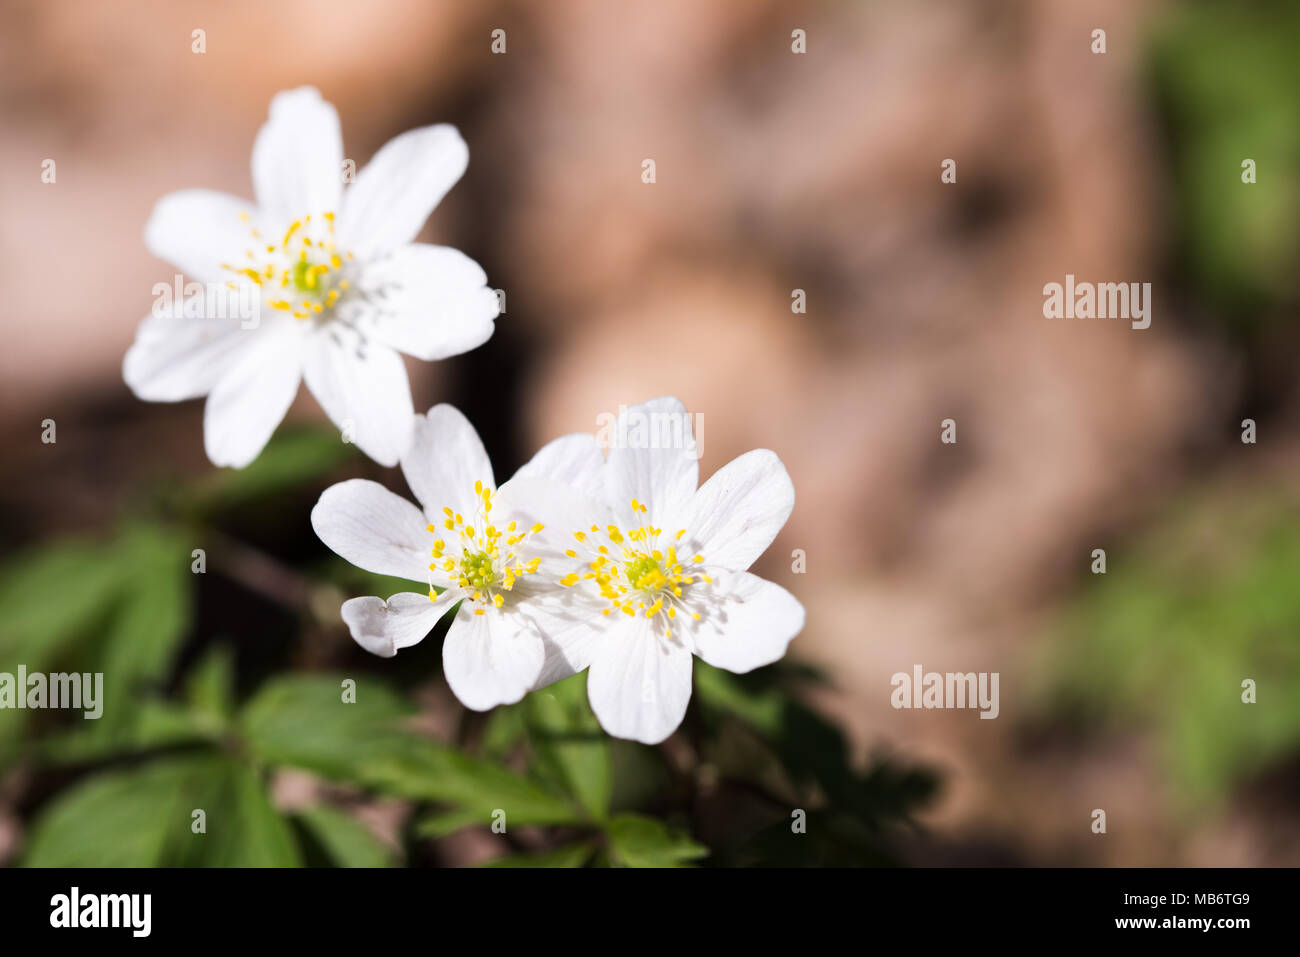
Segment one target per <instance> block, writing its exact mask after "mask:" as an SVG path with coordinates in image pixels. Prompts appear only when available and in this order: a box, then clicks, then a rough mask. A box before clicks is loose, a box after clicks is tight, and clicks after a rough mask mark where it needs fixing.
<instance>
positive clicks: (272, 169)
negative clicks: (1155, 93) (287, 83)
mask: <svg viewBox="0 0 1300 957" xmlns="http://www.w3.org/2000/svg"><path fill="white" fill-rule="evenodd" d="M253 188H254V190H255V191H256V193H257V202H258V204H259V205H260V206H261V207H262V208H263V209H265V210H266V211H267V212H269V213H270V214H271V215H272V217H274V218H275V219H277V220H279V221H282V222H292V221H293V220H296V219H301V218H303V217H304V216H307V215H310V214H319V213H324V212H337V211H338V209H339V201H340V197H341V195H342V192H343V137H342V134H341V133H340V132H339V115H338V113H337V111H335V109H334V107H333V106H331V105H330V104H329V103H326V102H325V101H324V100H323V99H321V95H320V93H319V92H317V91H316V90H315V89H313V88H312V87H309V86H304V87H300V88H298V89H296V90H286V91H284V92H282V93H277V94H276V95H275V97H274V98H273V99H272V100H271V113H270V119H268V120H267V121H266V123H265V124H264V125H263V126H262V128H261V130H259V131H258V134H257V139H256V141H254V143H253Z"/></svg>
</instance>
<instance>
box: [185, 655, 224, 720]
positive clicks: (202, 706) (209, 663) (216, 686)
mask: <svg viewBox="0 0 1300 957" xmlns="http://www.w3.org/2000/svg"><path fill="white" fill-rule="evenodd" d="M185 700H186V703H187V704H188V705H189V706H190V709H191V710H192V711H193V712H194V713H195V714H196V715H201V716H203V718H204V719H206V720H207V721H208V722H210V723H211V725H212V726H213V727H224V726H225V725H227V724H228V723H229V722H230V721H231V720H232V719H233V718H234V714H235V661H234V654H233V652H232V650H231V648H230V646H229V645H215V646H214V647H212V648H210V649H209V650H208V652H207V654H205V655H204V656H203V657H202V658H201V659H199V662H198V664H196V665H195V666H194V669H193V671H191V672H190V675H189V678H188V679H187V680H186V682H185Z"/></svg>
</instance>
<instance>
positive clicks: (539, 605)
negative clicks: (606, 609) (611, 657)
mask: <svg viewBox="0 0 1300 957" xmlns="http://www.w3.org/2000/svg"><path fill="white" fill-rule="evenodd" d="M518 587H519V586H516V588H518ZM520 610H521V612H522V613H524V614H527V615H528V617H529V618H530V619H532V622H533V624H535V625H536V626H537V630H538V631H539V632H540V633H541V636H542V648H543V652H544V655H545V658H544V661H543V662H542V670H541V671H540V672H539V673H538V675H537V679H536V680H535V681H534V683H533V687H534V688H544V687H546V686H547V685H549V684H554V683H555V682H557V681H560V680H563V679H564V678H568V677H569V676H570V675H576V674H577V673H578V672H579V671H582V670H583V669H585V668H587V667H588V666H589V665H590V664H591V662H592V659H593V658H594V657H595V655H596V649H597V648H599V647H600V641H601V639H602V638H603V637H604V636H605V632H606V631H608V629H609V625H610V622H609V620H608V619H607V618H606V617H604V616H603V615H601V613H600V610H601V605H600V604H598V603H597V602H595V601H592V600H590V599H589V598H587V597H586V596H585V594H584V593H583V592H580V591H578V590H577V589H573V588H560V587H557V586H551V588H550V589H549V590H547V591H543V592H540V593H539V594H537V595H535V596H533V597H531V598H530V600H529V601H528V602H527V604H526V605H521V606H520Z"/></svg>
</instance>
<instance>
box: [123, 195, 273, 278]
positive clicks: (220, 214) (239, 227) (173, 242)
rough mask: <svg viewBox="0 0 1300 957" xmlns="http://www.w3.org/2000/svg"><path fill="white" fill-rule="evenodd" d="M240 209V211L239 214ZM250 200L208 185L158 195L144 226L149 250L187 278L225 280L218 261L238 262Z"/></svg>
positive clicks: (251, 223)
mask: <svg viewBox="0 0 1300 957" xmlns="http://www.w3.org/2000/svg"><path fill="white" fill-rule="evenodd" d="M241 214H242V217H241ZM254 217H255V210H254V206H253V204H252V203H250V202H249V201H248V200H246V199H240V198H238V197H237V196H231V195H229V194H227V193H219V192H217V191H215V190H211V189H183V190H180V191H179V192H176V193H168V194H167V195H166V196H164V197H163V198H162V199H160V200H158V202H157V204H156V205H155V206H154V208H153V212H152V213H151V214H150V216H149V222H148V223H147V224H146V225H145V228H144V243H145V245H146V246H148V247H149V252H151V253H153V254H154V255H155V256H157V257H158V258H159V259H161V260H163V261H165V262H169V263H171V264H172V265H173V266H175V267H176V268H177V269H179V270H180V271H181V272H183V273H184V274H185V275H186V276H188V277H189V278H190V279H195V280H198V281H199V282H225V281H227V280H229V279H231V278H232V277H233V273H232V272H231V271H230V270H228V269H223V268H221V264H222V263H228V264H234V263H242V262H243V260H244V259H245V258H246V257H245V256H244V250H246V249H250V248H252V244H253V242H254V239H253V235H252V231H253V229H254V228H256V226H257V222H256V219H255V218H254Z"/></svg>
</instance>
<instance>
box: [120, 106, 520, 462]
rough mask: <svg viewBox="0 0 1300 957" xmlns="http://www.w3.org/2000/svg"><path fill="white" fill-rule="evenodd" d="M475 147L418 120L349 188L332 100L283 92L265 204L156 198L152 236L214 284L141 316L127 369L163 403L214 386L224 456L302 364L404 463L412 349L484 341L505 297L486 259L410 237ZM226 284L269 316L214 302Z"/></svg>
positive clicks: (276, 408) (260, 150)
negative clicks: (406, 361) (490, 283)
mask: <svg viewBox="0 0 1300 957" xmlns="http://www.w3.org/2000/svg"><path fill="white" fill-rule="evenodd" d="M468 159H469V152H468V149H467V148H466V146H465V142H464V141H463V140H462V139H461V137H460V134H459V133H457V132H456V130H455V128H453V127H451V126H446V125H439V126H428V127H423V128H421V129H416V130H411V131H409V132H406V133H403V134H402V135H400V136H398V137H396V138H395V139H393V140H391V141H389V142H388V143H387V144H386V145H385V146H384V147H383V148H382V149H380V150H379V152H378V153H376V154H375V156H374V158H373V159H372V160H371V162H370V164H369V165H368V166H366V167H365V168H364V169H363V170H361V172H360V173H359V174H358V175H357V176H356V182H355V183H353V184H352V185H351V186H350V187H349V188H348V190H347V191H346V193H345V192H344V190H343V179H344V164H343V147H342V140H341V137H340V133H339V121H338V114H337V113H336V112H335V110H334V107H333V106H331V105H330V104H329V103H326V102H325V101H324V100H322V99H321V97H320V94H319V93H318V92H317V91H316V90H314V89H311V88H307V87H304V88H302V89H297V90H292V91H288V92H284V93H279V94H277V95H276V97H275V98H274V99H273V100H272V101H271V110H270V118H269V120H268V121H267V123H266V124H265V125H264V126H263V127H262V129H261V131H260V132H259V133H258V136H257V140H256V142H255V143H254V145H253V187H254V191H255V193H256V196H257V203H256V205H253V204H250V203H248V202H246V201H244V200H240V199H237V198H235V197H233V196H228V195H226V194H224V193H219V192H214V191H212V190H205V189H189V190H182V191H180V192H177V193H171V194H170V195H167V196H165V197H163V198H162V199H161V200H160V201H159V202H158V205H157V206H156V207H155V209H154V211H153V215H152V216H151V217H150V219H149V224H148V226H147V227H146V229H145V242H146V244H147V245H148V247H149V249H150V251H151V252H153V253H154V254H155V255H156V256H158V257H159V258H161V259H165V260H167V261H169V262H171V263H172V264H173V265H174V266H176V267H177V268H178V269H180V270H181V271H182V272H183V273H185V275H186V276H187V277H188V278H189V279H190V280H193V281H195V282H197V283H201V284H204V285H205V286H206V287H207V288H206V289H205V290H204V292H203V293H200V294H199V295H198V296H194V295H190V294H189V293H188V291H187V298H186V301H185V303H184V304H182V303H176V302H172V303H170V304H169V305H166V306H164V307H163V308H161V309H158V308H155V313H154V315H152V316H150V317H148V318H146V319H145V320H144V321H143V322H142V323H141V325H140V329H139V332H138V333H137V336H136V340H135V343H134V344H133V345H132V346H131V348H130V350H129V351H128V352H127V354H126V359H125V361H124V362H123V368H122V372H123V377H124V378H125V379H126V382H127V385H129V386H130V387H131V389H132V390H133V391H134V392H135V394H136V395H137V396H139V397H140V398H141V399H146V400H149V401H155V402H176V401H180V400H183V399H191V398H196V397H199V396H203V395H206V396H207V397H208V401H207V407H206V409H205V412H204V445H205V447H206V449H207V453H208V457H209V458H211V459H212V461H213V463H214V464H216V465H233V466H236V467H242V466H244V465H247V464H248V463H249V462H251V461H252V460H253V459H254V458H256V457H257V454H258V453H259V452H260V451H261V450H262V448H263V446H265V444H266V442H267V440H268V439H269V438H270V436H271V433H272V432H273V431H275V427H276V426H277V425H278V424H279V423H280V421H281V419H283V418H284V415H285V413H286V412H287V411H288V409H289V405H290V404H291V403H292V401H293V398H294V396H295V394H296V393H297V391H298V383H299V380H300V379H304V380H306V383H307V388H308V389H310V390H311V392H312V393H313V394H314V395H315V396H316V399H317V401H319V402H320V404H321V407H322V408H323V409H324V410H325V413H326V414H327V415H328V416H329V417H330V419H332V420H333V421H334V423H335V424H336V425H337V426H338V427H339V428H340V429H342V430H343V432H344V435H345V436H347V437H348V438H349V439H350V440H352V441H354V442H355V443H356V444H357V445H358V446H359V447H360V448H361V449H362V451H364V452H365V453H366V454H367V455H369V456H370V457H371V458H373V459H374V460H375V461H377V462H379V463H381V464H383V465H394V464H396V463H397V461H398V459H399V457H400V456H401V455H402V453H404V452H405V451H406V449H407V448H408V446H409V443H410V437H411V423H412V421H413V420H414V410H413V409H412V407H411V395H410V386H409V385H408V383H407V378H406V370H405V368H404V366H403V364H402V359H401V356H399V355H398V353H399V352H404V353H407V354H408V355H412V356H415V357H416V358H419V359H425V360H433V359H442V358H446V357H447V356H452V355H456V354H458V353H462V352H465V351H467V350H469V349H473V348H474V347H476V346H478V345H481V344H482V343H483V342H485V341H486V340H487V339H488V337H489V336H491V334H492V328H493V320H494V319H495V318H496V315H497V312H498V307H497V297H496V295H495V293H494V292H493V291H492V290H491V289H489V288H487V286H486V285H485V283H486V277H485V275H484V273H483V270H482V269H481V268H480V267H479V266H478V264H477V263H475V262H474V261H473V260H471V259H469V258H468V257H467V256H465V255H464V254H462V253H460V252H458V251H456V250H454V249H450V248H447V247H443V246H431V245H428V244H424V243H414V242H412V240H413V239H414V238H415V236H416V234H417V233H418V232H419V230H420V227H421V226H422V225H423V223H424V221H425V220H426V219H427V218H428V216H429V214H430V213H431V212H432V210H433V208H434V207H435V206H436V205H437V204H438V202H439V201H440V200H441V199H442V197H443V196H444V195H445V194H446V193H447V191H448V190H449V189H451V187H452V186H453V185H454V184H455V183H456V181H457V180H458V179H460V177H461V174H462V173H464V171H465V167H466V164H467V163H468ZM227 287H229V288H231V289H234V290H238V291H240V292H242V293H245V294H247V295H248V296H249V300H250V301H252V302H254V303H255V304H257V306H258V307H259V313H258V317H257V321H256V323H255V327H253V328H249V326H250V325H254V324H253V323H250V322H249V321H248V320H249V318H250V317H248V316H232V315H231V313H230V311H229V310H228V309H227V308H226V307H225V303H224V302H223V303H222V306H220V307H216V308H213V307H211V306H210V305H209V303H211V302H212V301H213V299H212V296H213V292H214V291H216V292H222V291H224V290H225V289H226V288H227ZM205 294H206V295H205ZM226 298H227V299H228V300H229V301H232V302H233V301H235V297H234V296H233V295H231V296H228V297H226Z"/></svg>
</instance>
